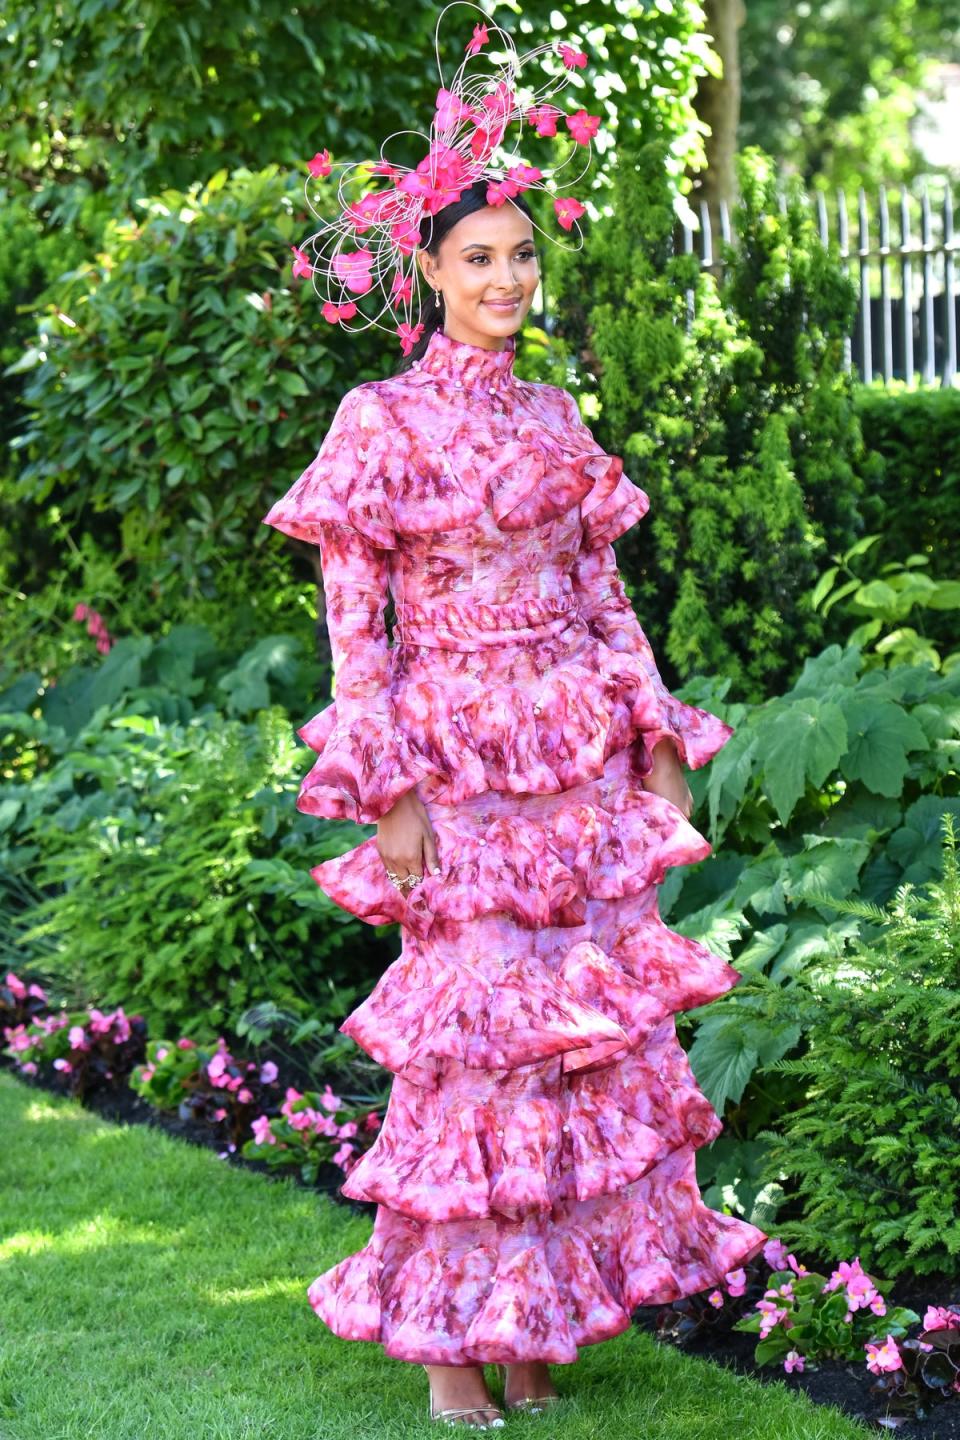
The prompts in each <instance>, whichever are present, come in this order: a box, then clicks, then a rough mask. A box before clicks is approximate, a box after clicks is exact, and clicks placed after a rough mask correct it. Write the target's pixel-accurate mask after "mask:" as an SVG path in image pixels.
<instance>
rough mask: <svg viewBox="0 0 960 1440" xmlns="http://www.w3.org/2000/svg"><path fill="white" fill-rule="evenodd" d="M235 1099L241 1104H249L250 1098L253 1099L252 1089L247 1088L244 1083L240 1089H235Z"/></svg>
mask: <svg viewBox="0 0 960 1440" xmlns="http://www.w3.org/2000/svg"><path fill="white" fill-rule="evenodd" d="M237 1099H238V1100H239V1101H240V1104H241V1105H249V1104H250V1102H251V1100H252V1099H253V1091H252V1090H248V1089H247V1087H246V1085H244V1087H243V1089H242V1090H238V1091H237Z"/></svg>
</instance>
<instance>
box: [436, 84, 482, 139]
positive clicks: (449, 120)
mask: <svg viewBox="0 0 960 1440" xmlns="http://www.w3.org/2000/svg"><path fill="white" fill-rule="evenodd" d="M476 118H477V112H476V110H474V108H473V106H472V105H467V104H466V103H465V102H464V101H463V100H461V98H460V96H459V95H458V94H457V93H456V91H454V90H444V89H443V88H441V89H439V90H438V91H437V114H436V119H435V121H434V123H435V125H436V127H437V129H438V130H455V129H456V128H457V126H458V125H460V124H462V123H463V121H464V120H474V119H476Z"/></svg>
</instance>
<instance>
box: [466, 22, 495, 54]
mask: <svg viewBox="0 0 960 1440" xmlns="http://www.w3.org/2000/svg"><path fill="white" fill-rule="evenodd" d="M489 39H490V34H489V32H488V30H487V27H486V25H474V27H473V37H472V38H471V39H470V40H468V41H467V43H466V45H465V46H464V50H465V51H466V53H467V54H468V55H479V54H480V51H481V50H482V49H483V47H484V45H486V44H487V42H488V41H489Z"/></svg>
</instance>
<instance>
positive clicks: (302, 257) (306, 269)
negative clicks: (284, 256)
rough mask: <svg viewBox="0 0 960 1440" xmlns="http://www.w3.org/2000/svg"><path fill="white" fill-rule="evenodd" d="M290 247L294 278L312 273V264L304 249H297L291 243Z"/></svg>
mask: <svg viewBox="0 0 960 1440" xmlns="http://www.w3.org/2000/svg"><path fill="white" fill-rule="evenodd" d="M290 249H291V250H292V251H293V273H294V276H295V278H297V279H299V278H300V276H301V275H312V274H313V266H312V265H311V264H310V261H309V260H308V259H307V256H306V254H305V253H304V251H303V250H299V249H298V248H297V246H296V245H291V246H290Z"/></svg>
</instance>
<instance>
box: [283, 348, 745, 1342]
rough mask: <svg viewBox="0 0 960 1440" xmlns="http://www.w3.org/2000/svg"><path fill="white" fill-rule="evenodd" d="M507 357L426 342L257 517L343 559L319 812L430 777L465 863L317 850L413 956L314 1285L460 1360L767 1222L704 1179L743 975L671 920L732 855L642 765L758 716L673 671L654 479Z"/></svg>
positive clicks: (345, 891)
mask: <svg viewBox="0 0 960 1440" xmlns="http://www.w3.org/2000/svg"><path fill="white" fill-rule="evenodd" d="M513 359H514V348H513V343H512V341H511V342H508V346H507V348H506V349H505V350H503V351H490V350H485V349H483V348H481V347H478V346H474V345H469V344H466V343H463V342H461V341H456V340H451V339H450V338H449V337H447V336H446V335H445V334H444V333H443V332H442V331H440V332H436V333H434V334H433V336H432V337H431V340H430V344H429V349H428V352H427V354H426V355H425V356H424V358H423V359H422V360H421V361H420V362H419V363H418V364H416V365H415V366H414V367H413V368H412V369H410V370H408V371H407V372H405V373H402V374H400V375H398V376H394V377H391V378H389V379H385V380H378V381H374V382H370V383H366V384H362V385H358V386H357V387H356V388H355V389H353V390H351V391H349V392H348V394H347V395H346V396H345V397H344V399H343V401H342V402H341V405H340V407H339V409H338V411H337V413H336V416H335V417H334V420H333V424H332V425H331V428H330V430H329V433H328V434H327V436H326V439H325V440H324V442H323V445H322V446H321V449H320V452H319V454H318V455H317V456H316V458H315V459H314V460H313V461H312V462H311V463H310V465H309V466H308V467H307V469H306V470H305V471H304V472H303V474H302V475H301V476H300V477H299V479H298V480H297V481H296V483H295V484H294V485H293V486H292V488H291V489H290V491H289V492H288V493H287V494H286V495H285V496H284V497H283V498H282V499H281V500H279V501H278V502H277V503H276V504H275V505H274V506H273V508H272V509H271V510H270V512H269V514H268V515H267V516H266V517H265V523H266V524H269V525H273V526H276V528H277V529H279V530H282V531H284V532H286V533H287V534H289V535H294V536H298V537H300V538H301V539H305V540H308V541H313V542H315V543H316V544H317V545H319V546H320V548H321V562H322V567H323V576H324V586H325V592H326V602H327V624H328V627H329V633H330V640H331V645H332V650H333V656H334V666H335V674H336V682H335V694H336V699H335V702H334V703H333V704H331V705H329V706H327V708H326V709H324V710H322V711H321V712H320V713H319V714H318V715H317V716H315V717H314V718H313V719H312V720H310V721H309V722H308V723H307V724H306V725H305V726H304V727H303V728H302V729H301V730H300V731H299V734H300V735H301V736H302V737H303V739H304V740H305V741H306V742H307V744H308V745H309V746H310V747H311V748H312V749H313V750H314V751H315V752H316V756H317V758H316V762H315V763H314V765H313V768H312V769H311V770H310V772H309V774H308V775H306V777H305V779H304V780H303V783H302V787H301V791H300V796H299V799H298V802H297V803H298V807H299V809H301V810H303V811H305V812H306V813H308V814H311V815H319V816H325V817H327V818H335V819H349V820H353V821H357V822H360V823H370V822H373V821H376V820H377V819H378V817H379V816H381V815H383V814H384V813H385V812H386V811H387V810H389V809H390V807H391V806H392V805H393V804H394V802H395V801H396V800H397V798H398V797H399V796H400V795H402V794H403V793H404V792H405V791H407V790H408V789H410V788H411V787H412V786H414V785H416V786H417V789H418V793H419V795H420V797H421V799H422V800H423V802H424V804H425V806H426V809H427V812H428V814H429V816H430V820H431V823H432V825H433V828H434V832H435V834H436V839H437V847H438V851H439V856H440V865H441V874H439V875H438V876H433V875H430V874H427V875H425V876H424V878H423V880H422V882H421V883H420V884H419V885H418V886H417V887H416V888H415V889H413V891H412V892H406V891H405V892H400V891H398V890H397V889H396V888H395V887H394V886H393V885H392V884H391V883H390V881H389V880H388V879H387V877H386V874H385V871H384V867H383V864H382V862H381V860H380V858H379V856H378V854H377V851H376V848H375V844H376V842H375V839H374V838H371V839H368V840H365V841H364V842H363V843H362V844H360V845H358V846H357V847H356V848H355V849H352V850H350V851H349V852H348V853H347V854H345V855H344V856H342V857H340V858H338V859H335V860H331V861H328V862H326V863H325V864H322V865H318V866H317V867H316V868H315V869H314V870H313V871H312V874H313V876H314V878H315V879H316V880H317V882H318V884H319V885H320V886H321V888H322V889H323V890H324V891H325V893H326V894H327V895H329V896H330V897H331V898H332V899H333V900H334V901H335V902H336V903H337V904H338V905H340V906H342V907H343V908H344V909H345V910H347V911H350V912H351V913H352V914H354V915H357V916H360V917H361V918H362V919H363V920H365V921H368V922H369V923H370V924H383V923H385V922H387V921H398V922H399V924H400V926H401V927H402V930H401V934H402V941H403V945H402V952H401V954H400V956H399V958H398V959H397V960H395V961H394V962H393V963H392V964H391V965H390V966H389V967H388V969H387V970H386V971H385V972H384V974H383V975H382V977H381V978H380V980H379V982H378V984H377V985H376V987H375V989H374V990H373V992H372V994H371V995H370V996H369V998H368V999H367V1000H365V1001H364V1002H363V1003H362V1004H361V1005H360V1006H359V1007H358V1008H357V1009H355V1010H354V1011H353V1012H352V1013H351V1014H350V1015H349V1016H348V1017H347V1019H346V1021H345V1022H344V1024H343V1025H342V1026H341V1027H340V1028H341V1030H342V1031H343V1032H344V1033H345V1034H347V1035H350V1036H352V1037H353V1038H354V1039H355V1040H356V1041H357V1043H358V1044H359V1045H360V1046H362V1047H363V1049H364V1050H365V1051H367V1053H368V1054H370V1055H371V1056H373V1058H374V1059H375V1060H377V1061H378V1062H379V1063H380V1064H381V1065H383V1066H385V1067H386V1068H387V1069H388V1070H390V1071H392V1072H393V1076H394V1078H393V1082H392V1087H391V1094H390V1102H389V1105H388V1107H387V1111H386V1114H385V1116H384V1120H383V1124H382V1128H381V1130H380V1132H379V1134H378V1136H377V1139H376V1142H375V1144H374V1145H373V1146H372V1148H371V1149H370V1150H368V1151H367V1152H366V1153H365V1154H364V1155H363V1156H362V1158H361V1159H360V1160H359V1161H358V1162H357V1163H356V1164H355V1165H354V1167H353V1168H352V1169H351V1170H350V1172H349V1174H348V1175H347V1178H346V1181H345V1183H344V1184H343V1186H342V1187H341V1193H342V1194H344V1195H346V1196H350V1197H353V1198H355V1199H358V1200H366V1201H371V1202H375V1203H376V1204H377V1207H378V1208H377V1211H376V1219H375V1222H374V1226H373V1233H372V1235H371V1238H370V1240H369V1241H368V1243H367V1244H366V1245H364V1246H363V1248H362V1249H361V1250H359V1251H357V1252H356V1253H354V1254H352V1255H348V1256H347V1257H346V1258H344V1259H342V1260H341V1261H340V1262H339V1263H338V1264H337V1265H335V1266H333V1267H332V1269H329V1270H327V1271H326V1272H324V1273H323V1274H322V1275H320V1276H319V1277H318V1279H316V1280H315V1281H314V1282H313V1284H312V1285H311V1287H310V1289H309V1299H310V1303H311V1304H312V1305H313V1308H314V1310H315V1311H316V1313H317V1314H318V1315H319V1316H320V1317H321V1319H322V1320H324V1321H325V1322H326V1324H327V1325H328V1326H329V1327H330V1329H331V1330H333V1331H334V1333H335V1334H337V1335H339V1336H342V1337H343V1338H344V1339H349V1340H371V1341H377V1342H379V1343H380V1344H382V1345H383V1347H384V1350H385V1352H386V1353H387V1354H388V1355H391V1356H394V1357H396V1358H397V1359H400V1360H407V1361H417V1362H423V1363H425V1364H437V1365H476V1364H485V1363H490V1362H494V1361H503V1362H516V1361H523V1360H541V1361H546V1362H549V1363H553V1364H565V1363H569V1362H572V1361H574V1360H575V1359H576V1358H577V1347H578V1346H580V1345H591V1344H594V1343H595V1342H597V1341H599V1340H605V1339H607V1338H609V1337H610V1336H613V1335H617V1334H619V1333H620V1332H621V1331H623V1330H626V1329H627V1328H628V1327H629V1325H630V1314H631V1311H632V1310H633V1309H634V1308H635V1307H636V1306H638V1305H642V1304H652V1303H656V1302H661V1303H662V1302H668V1301H670V1300H673V1299H675V1298H677V1297H679V1296H682V1295H688V1294H691V1293H693V1292H696V1291H701V1290H704V1289H706V1288H710V1287H713V1286H716V1285H722V1284H723V1277H724V1275H725V1273H726V1272H727V1271H729V1270H731V1269H734V1268H736V1267H737V1266H739V1265H740V1264H742V1263H743V1262H745V1261H746V1260H747V1259H749V1258H750V1257H752V1256H753V1255H755V1254H756V1253H757V1252H758V1251H759V1250H760V1249H761V1247H762V1246H763V1244H764V1242H765V1241H766V1239H767V1236H766V1235H765V1234H764V1232H763V1231H761V1230H759V1229H757V1228H756V1227H755V1226H754V1225H751V1224H747V1223H745V1222H744V1221H743V1220H740V1219H738V1218H736V1217H734V1216H730V1215H725V1214H722V1213H720V1212H718V1211H714V1210H711V1209H709V1208H707V1207H706V1206H705V1205H704V1203H703V1201H702V1199H701V1196H700V1192H699V1189H698V1186H697V1181H696V1173H695V1151H696V1150H697V1148H698V1147H699V1146H701V1145H706V1144H707V1143H708V1142H709V1141H711V1140H713V1139H714V1137H715V1136H717V1135H718V1134H719V1133H720V1132H721V1130H722V1123H721V1121H720V1119H719V1117H718V1115H717V1113H716V1112H715V1111H714V1109H713V1108H712V1107H711V1105H710V1104H709V1102H708V1101H707V1099H706V1097H705V1096H704V1094H703V1093H702V1092H701V1091H700V1090H699V1089H698V1088H697V1085H696V1083H695V1080H694V1077H693V1074H692V1072H691V1070H690V1067H689V1064H688V1061H687V1057H686V1054H685V1052H684V1050H683V1048H682V1047H681V1046H680V1044H679V1042H678V1040H677V1037H676V1031H675V1022H674V1016H675V1014H676V1013H677V1012H678V1011H683V1010H688V1009H690V1008H692V1007H694V1006H698V1005H703V1004H705V1003H706V1002H708V1001H710V1000H713V999H715V998H716V997H717V996H720V995H723V994H724V993H726V992H727V991H728V990H730V989H731V988H732V987H733V986H734V985H735V984H736V983H737V981H738V980H739V979H740V978H741V977H740V973H739V972H738V971H737V970H735V969H733V968H732V967H731V966H730V965H728V964H727V963H726V962H725V961H724V960H723V959H722V958H720V957H719V956H717V955H715V954H713V953H712V952H711V951H710V950H709V949H707V948H706V946H704V945H702V944H699V943H697V942H696V941H694V940H690V939H686V938H685V937H683V936H681V935H679V934H677V933H675V932H674V931H672V930H670V929H668V928H667V926H666V925H665V924H664V923H663V921H662V920H661V919H660V916H659V913H658V909H657V886H658V885H659V884H660V883H661V882H662V880H663V878H664V873H665V871H666V870H667V868H668V867H669V866H673V865H687V864H691V863H693V862H694V861H697V860H701V859H703V858H704V857H705V856H707V855H709V854H710V853H711V846H710V844H709V842H708V841H707V840H706V839H705V838H704V837H703V836H702V835H701V834H700V833H699V832H698V831H697V830H696V829H694V827H693V826H692V825H691V824H690V823H689V822H688V821H687V820H686V819H685V818H684V816H683V814H682V813H681V811H680V810H679V809H678V808H677V807H676V806H675V805H672V804H671V803H670V802H669V801H666V800H664V799H662V798H661V797H660V796H658V795H655V794H652V793H648V792H647V791H645V790H644V789H643V788H642V786H641V783H640V782H641V777H642V776H643V775H644V774H646V773H647V772H648V771H649V769H650V765H651V759H650V752H651V750H652V748H653V746H654V745H655V744H656V742H657V741H658V740H659V739H660V738H661V737H663V736H667V737H669V738H670V739H671V740H672V741H673V743H674V744H675V745H676V747H677V750H678V752H679V755H680V758H681V760H682V761H683V763H684V764H685V765H687V766H688V767H689V768H691V769H698V768H699V767H700V766H702V765H704V764H706V762H707V761H708V760H710V759H711V757H712V756H713V755H715V754H716V753H717V751H718V750H719V749H720V748H721V746H723V745H724V744H725V743H726V741H727V740H728V739H729V738H730V736H731V735H732V733H733V731H732V729H731V727H730V726H728V725H726V724H724V723H723V722H722V721H721V720H720V719H719V718H718V717H717V716H715V715H711V714H710V713H709V712H707V711H704V710H701V709H697V708H696V707H695V706H691V705H685V704H682V703H681V702H680V701H679V700H677V699H675V698H674V697H673V696H672V695H671V694H670V693H669V691H668V690H667V689H666V688H665V686H664V684H663V682H662V680H661V678H660V675H659V673H658V670H657V666H656V662H655V659H654V656H653V654H652V652H651V649H650V645H649V643H648V641H647V639H646V636H645V635H644V632H643V630H642V629H641V627H640V625H639V624H638V622H637V619H636V616H635V614H634V612H633V609H632V607H631V605H630V603H629V601H628V599H627V598H626V595H625V592H624V589H623V585H622V581H621V579H620V576H619V573H618V570H617V565H616V560H615V556H614V551H613V549H612V547H611V541H612V540H614V539H615V538H616V537H617V536H618V535H621V534H622V533H623V532H624V531H625V530H626V529H628V527H629V526H631V525H633V524H634V523H635V522H636V521H638V520H639V519H640V518H641V517H642V516H643V515H644V514H645V512H646V510H647V508H648V504H649V502H648V498H647V496H646V495H645V494H644V492H643V491H642V490H641V489H639V488H638V487H637V486H636V485H634V484H633V483H632V482H631V481H630V480H629V479H628V478H627V477H626V476H625V475H624V474H623V467H622V462H621V460H620V459H618V458H617V457H616V456H613V455H607V454H606V453H605V452H604V451H603V450H602V449H601V448H600V447H599V446H598V444H597V443H596V441H595V440H594V439H593V436H592V435H591V433H590V431H589V430H588V429H587V427H586V426H585V425H584V424H583V423H582V421H581V420H580V417H579V412H578V409H577V405H576V402H575V401H574V399H573V397H572V396H571V395H570V394H569V393H568V392H566V391H564V390H561V389H558V388H556V387H554V386H551V385H544V384H532V383H528V382H526V381H523V380H520V379H518V378H516V377H515V376H514V374H513ZM388 586H389V589H390V591H391V592H392V594H393V597H394V602H395V607H396V616H397V622H398V623H397V625H396V626H395V627H394V644H393V646H388V644H387V636H386V628H385V624H384V606H385V604H386V601H387V598H388Z"/></svg>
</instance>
